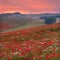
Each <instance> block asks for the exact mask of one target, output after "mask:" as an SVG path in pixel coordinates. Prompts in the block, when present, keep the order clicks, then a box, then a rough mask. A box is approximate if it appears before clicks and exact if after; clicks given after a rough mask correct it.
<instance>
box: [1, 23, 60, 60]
mask: <svg viewBox="0 0 60 60" xmlns="http://www.w3.org/2000/svg"><path fill="white" fill-rule="evenodd" d="M0 60H60V23H55V24H49V25H45V26H38V27H33V28H28V29H23V30H15V31H10V32H0Z"/></svg>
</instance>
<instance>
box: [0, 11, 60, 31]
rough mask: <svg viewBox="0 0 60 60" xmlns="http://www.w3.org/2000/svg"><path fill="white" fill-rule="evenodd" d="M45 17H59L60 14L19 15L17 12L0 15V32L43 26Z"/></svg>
mask: <svg viewBox="0 0 60 60" xmlns="http://www.w3.org/2000/svg"><path fill="white" fill-rule="evenodd" d="M46 16H47V17H49V16H52V17H54V18H56V17H60V14H20V13H19V12H15V13H6V14H0V31H7V30H16V29H24V28H29V27H34V26H41V25H44V24H45V22H44V21H45V19H44V17H46ZM57 22H58V21H57Z"/></svg>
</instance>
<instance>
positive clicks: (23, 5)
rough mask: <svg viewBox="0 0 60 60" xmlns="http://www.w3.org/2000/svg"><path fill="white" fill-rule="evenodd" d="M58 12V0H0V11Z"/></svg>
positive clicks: (59, 3) (24, 12)
mask: <svg viewBox="0 0 60 60" xmlns="http://www.w3.org/2000/svg"><path fill="white" fill-rule="evenodd" d="M12 12H20V13H23V14H37V13H46V12H47V13H59V12H60V0H0V13H12Z"/></svg>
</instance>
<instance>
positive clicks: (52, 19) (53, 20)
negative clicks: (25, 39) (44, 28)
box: [45, 17, 56, 24]
mask: <svg viewBox="0 0 60 60" xmlns="http://www.w3.org/2000/svg"><path fill="white" fill-rule="evenodd" d="M55 22H56V18H54V17H46V18H45V24H52V23H55Z"/></svg>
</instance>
